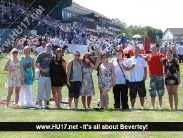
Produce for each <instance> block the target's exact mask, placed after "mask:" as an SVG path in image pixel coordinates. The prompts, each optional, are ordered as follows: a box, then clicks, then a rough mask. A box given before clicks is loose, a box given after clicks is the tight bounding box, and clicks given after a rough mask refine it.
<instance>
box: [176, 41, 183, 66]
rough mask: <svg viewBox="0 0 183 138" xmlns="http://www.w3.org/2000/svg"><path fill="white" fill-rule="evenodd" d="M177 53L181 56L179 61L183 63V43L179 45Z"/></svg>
mask: <svg viewBox="0 0 183 138" xmlns="http://www.w3.org/2000/svg"><path fill="white" fill-rule="evenodd" d="M177 53H178V56H179V63H183V45H182V44H180V45H179V46H178V47H177Z"/></svg>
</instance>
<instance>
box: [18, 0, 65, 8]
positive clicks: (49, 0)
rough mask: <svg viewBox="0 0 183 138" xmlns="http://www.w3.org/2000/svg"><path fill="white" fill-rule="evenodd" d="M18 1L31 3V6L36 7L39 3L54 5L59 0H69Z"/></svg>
mask: <svg viewBox="0 0 183 138" xmlns="http://www.w3.org/2000/svg"><path fill="white" fill-rule="evenodd" d="M20 1H23V2H25V3H29V4H32V6H33V7H37V6H39V5H42V6H48V5H54V4H57V3H59V2H61V1H62V2H65V1H69V0H35V2H34V0H20ZM23 2H22V3H23ZM22 6H23V5H22Z"/></svg>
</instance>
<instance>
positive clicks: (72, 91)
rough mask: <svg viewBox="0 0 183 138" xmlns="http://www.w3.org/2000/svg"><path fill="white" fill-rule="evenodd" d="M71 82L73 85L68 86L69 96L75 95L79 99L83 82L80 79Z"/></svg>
mask: <svg viewBox="0 0 183 138" xmlns="http://www.w3.org/2000/svg"><path fill="white" fill-rule="evenodd" d="M70 84H71V86H70V87H68V88H69V98H73V97H74V98H75V99H78V98H79V93H80V88H81V85H82V83H81V82H80V81H75V82H71V81H70Z"/></svg>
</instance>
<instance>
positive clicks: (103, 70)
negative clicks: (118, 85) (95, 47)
mask: <svg viewBox="0 0 183 138" xmlns="http://www.w3.org/2000/svg"><path fill="white" fill-rule="evenodd" d="M101 59H102V64H101V65H100V66H99V88H100V89H101V91H102V101H101V102H102V103H103V106H102V107H101V108H104V109H108V94H107V93H108V91H109V90H110V88H111V86H115V80H116V79H115V69H114V65H113V64H112V63H110V62H108V59H107V55H106V53H101Z"/></svg>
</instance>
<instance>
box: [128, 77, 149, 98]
mask: <svg viewBox="0 0 183 138" xmlns="http://www.w3.org/2000/svg"><path fill="white" fill-rule="evenodd" d="M137 92H138V95H139V97H145V96H146V88H145V82H144V80H142V81H139V82H130V98H136V96H137Z"/></svg>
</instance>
